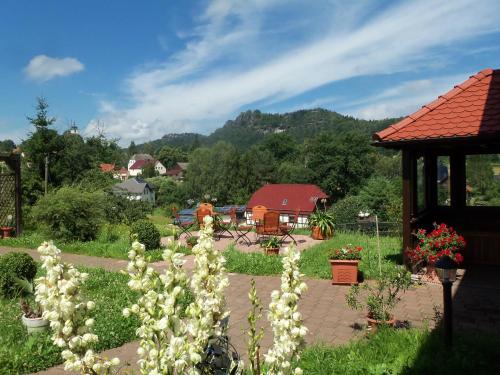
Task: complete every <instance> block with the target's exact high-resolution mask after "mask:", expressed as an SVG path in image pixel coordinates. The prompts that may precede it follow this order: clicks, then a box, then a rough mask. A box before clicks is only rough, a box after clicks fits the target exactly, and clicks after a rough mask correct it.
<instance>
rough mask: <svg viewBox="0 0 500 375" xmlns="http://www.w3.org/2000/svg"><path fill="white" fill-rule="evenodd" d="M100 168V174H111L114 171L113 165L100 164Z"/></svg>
mask: <svg viewBox="0 0 500 375" xmlns="http://www.w3.org/2000/svg"><path fill="white" fill-rule="evenodd" d="M99 167H100V168H101V172H104V173H106V172H113V171H114V170H115V165H114V164H106V163H101V164H100V165H99Z"/></svg>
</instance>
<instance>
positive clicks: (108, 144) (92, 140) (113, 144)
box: [85, 134, 126, 167]
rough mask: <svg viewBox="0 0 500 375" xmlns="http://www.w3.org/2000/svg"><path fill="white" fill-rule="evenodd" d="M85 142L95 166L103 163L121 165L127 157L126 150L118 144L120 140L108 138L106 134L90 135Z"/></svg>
mask: <svg viewBox="0 0 500 375" xmlns="http://www.w3.org/2000/svg"><path fill="white" fill-rule="evenodd" d="M85 142H86V144H87V146H88V152H89V154H90V158H91V163H92V166H93V167H97V166H99V164H101V163H110V164H116V165H121V164H122V163H123V162H124V161H125V159H126V155H125V152H124V151H123V150H122V149H121V147H120V146H119V145H118V141H117V140H116V139H108V138H106V136H105V135H104V134H99V135H96V136H92V137H89V138H87V139H86V141H85Z"/></svg>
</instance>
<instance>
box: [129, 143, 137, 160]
mask: <svg viewBox="0 0 500 375" xmlns="http://www.w3.org/2000/svg"><path fill="white" fill-rule="evenodd" d="M127 151H128V157H132V155H134V154H137V146H136V145H135V142H134V141H131V142H130V145H129V146H128V150H127Z"/></svg>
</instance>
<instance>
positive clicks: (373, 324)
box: [366, 316, 396, 332]
mask: <svg viewBox="0 0 500 375" xmlns="http://www.w3.org/2000/svg"><path fill="white" fill-rule="evenodd" d="M366 320H367V321H368V327H370V330H371V332H377V329H378V327H379V326H381V325H386V326H389V327H394V324H396V320H395V319H394V317H392V318H391V319H389V320H385V321H383V320H376V319H372V318H370V316H367V317H366Z"/></svg>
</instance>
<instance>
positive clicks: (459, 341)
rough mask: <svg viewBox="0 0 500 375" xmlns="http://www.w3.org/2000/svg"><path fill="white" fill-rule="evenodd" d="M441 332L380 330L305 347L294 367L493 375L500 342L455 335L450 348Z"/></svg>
mask: <svg viewBox="0 0 500 375" xmlns="http://www.w3.org/2000/svg"><path fill="white" fill-rule="evenodd" d="M442 342H443V340H442V336H441V335H440V331H438V330H437V331H433V332H429V331H427V330H422V329H408V330H402V329H400V330H394V329H382V330H380V332H379V333H377V334H375V335H369V336H368V337H367V338H364V339H361V340H359V341H354V342H352V343H350V344H348V345H344V346H339V347H332V346H327V345H315V346H311V347H308V348H306V350H305V351H304V353H303V355H302V358H301V361H300V364H299V366H300V367H301V368H302V370H303V371H304V374H307V375H334V374H347V375H349V374H356V375H357V374H360V375H361V374H405V375H410V374H498V373H500V365H499V362H498V348H499V347H500V338H499V337H492V336H485V335H477V334H476V335H464V334H457V335H456V336H455V343H454V346H453V349H452V350H449V349H447V348H445V347H444V346H443V344H442Z"/></svg>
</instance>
